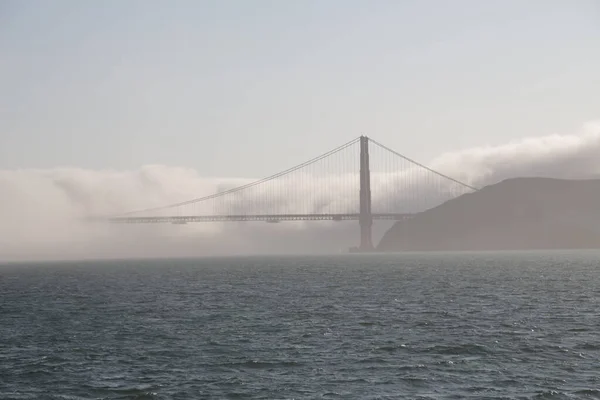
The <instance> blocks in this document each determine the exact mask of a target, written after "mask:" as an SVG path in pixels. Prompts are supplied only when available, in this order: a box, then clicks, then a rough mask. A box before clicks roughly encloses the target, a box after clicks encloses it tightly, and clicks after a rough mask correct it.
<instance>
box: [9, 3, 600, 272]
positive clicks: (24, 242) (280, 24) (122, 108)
mask: <svg viewBox="0 0 600 400" xmlns="http://www.w3.org/2000/svg"><path fill="white" fill-rule="evenodd" d="M598 49H600V2H599V1H597V0H595V1H592V0H572V1H566V0H565V1H558V0H528V1H516V0H505V1H502V2H491V1H479V0H455V1H452V2H450V1H445V0H419V1H416V0H415V1H408V0H407V1H402V0H372V1H367V0H363V1H359V0H321V1H317V0H303V1H276V0H271V1H267V0H253V1H246V0H215V1H201V0H198V1H191V0H190V1H185V0H177V1H161V0H155V1H143V0H128V1H119V0H104V1H101V2H83V1H77V0H69V1H67V0H55V1H52V2H49V1H42V0H37V1H34V0H22V1H21V0H0V221H2V224H0V262H1V261H2V260H23V259H32V258H35V259H51V258H61V259H62V258H75V259H77V258H99V257H101V258H105V257H108V258H111V257H121V256H122V257H139V256H169V257H170V256H182V255H183V256H185V255H189V256H197V255H206V254H219V255H224V254H234V253H235V254H247V253H264V252H287V253H289V252H293V253H298V252H300V253H303V252H313V253H314V252H331V251H334V252H337V251H339V250H345V249H347V248H348V247H349V246H351V245H354V244H357V239H358V238H357V236H358V227H357V224H356V222H355V221H354V222H349V223H340V224H336V225H335V226H334V225H332V224H330V223H298V224H294V223H281V224H264V223H263V224H250V223H248V224H232V225H228V224H189V225H186V226H179V225H178V226H173V225H160V226H158V225H157V226H147V225H143V226H135V227H132V226H128V227H115V226H107V225H93V226H91V225H89V224H87V223H84V222H82V221H83V220H84V219H85V218H86V217H88V216H90V215H107V214H111V213H121V212H126V211H132V210H137V209H143V208H147V207H154V206H160V205H164V204H170V203H176V202H181V201H185V200H188V199H191V198H197V197H200V196H204V195H208V194H212V193H215V192H218V191H221V190H223V188H227V187H232V186H235V185H238V184H242V183H247V182H250V181H252V180H254V179H258V178H261V177H264V176H267V175H271V174H273V173H276V172H279V171H281V170H284V169H287V168H289V167H291V166H294V165H296V164H299V163H302V162H304V161H306V160H308V159H311V158H313V157H315V156H318V155H319V154H322V153H324V152H326V151H328V150H330V149H332V148H335V147H337V146H339V145H341V144H343V143H346V142H348V141H349V140H352V139H354V138H356V137H357V136H359V135H361V134H366V135H369V136H371V137H373V138H374V139H376V140H377V141H378V142H381V143H383V144H384V145H386V146H388V147H390V148H392V149H395V150H397V151H399V152H400V153H403V154H405V155H406V156H408V157H410V158H412V159H415V160H417V161H420V162H423V163H424V164H427V165H429V166H431V167H432V168H434V169H435V170H438V171H440V172H442V173H445V174H447V175H449V176H452V177H454V178H457V179H460V180H462V181H464V182H467V183H469V184H472V185H474V186H477V187H482V186H485V185H489V184H493V183H497V182H499V181H501V180H503V179H507V178H512V177H520V176H547V177H558V178H592V177H593V178H597V177H600V157H598V154H600V95H599V94H600V78H599V75H598V72H597V71H600V51H598ZM373 155H374V154H373ZM372 161H373V160H372ZM373 162H374V161H373ZM399 176H400V178H398V176H396V178H394V177H393V176H388V175H386V174H383V175H381V176H376V177H373V180H377V181H379V182H380V184H381V185H383V186H381V187H388V188H390V187H391V188H394V190H395V192H394V193H396V194H394V193H392V194H390V193H391V192H390V193H387V192H377V190H374V191H373V194H372V195H373V198H374V204H375V205H377V203H378V202H379V203H385V202H388V203H389V204H396V203H398V198H396V197H395V196H396V195H397V193H408V192H406V191H405V189H404V186H402V185H403V184H404V183H406V182H404V183H403V181H402V179H401V174H400V175H399ZM290 182H291V183H290V184H293V186H294V190H296V192H295V193H296V195H295V198H294V199H291V200H293V201H290V204H291V205H293V203H294V202H295V201H298V200H302V202H303V203H306V201H305V199H306V198H309V199H313V200H314V202H312V203H311V202H308V203H309V204H305V206H306V207H308V208H311V207H312V208H313V209H315V210H316V209H322V208H317V207H322V206H323V204H325V205H327V204H329V203H328V201H329V202H336V201H337V202H339V200H340V198H341V197H344V196H345V197H344V199H346V197H347V200H349V201H356V200H357V199H356V193H354V192H355V191H354V192H352V194H349V195H346V194H344V193H345V192H343V191H341V190H338V189H337V187H336V186H335V185H332V186H331V187H329V188H328V190H329V192H328V194H327V196H329V198H327V199H325V198H324V194H323V193H320V194H319V195H318V196H315V194H314V193H307V194H306V195H305V196H303V195H302V191H303V190H305V189H306V188H303V187H301V185H295V184H294V183H293V180H292V181H290ZM421 183H422V186H423V190H425V192H427V190H438V187H437V186H435V185H434V186H435V187H434V186H431V185H430V186H431V187H428V186H427V185H428V183H427V181H426V182H421ZM259 189H260V188H259ZM306 190H308V189H306ZM349 190H350V191H352V190H353V189H351V188H350V189H349ZM376 192H377V193H376ZM257 196H258V197H257V198H260V196H263V194H261V193H257ZM252 200H253V199H249V201H250V202H251V201H252ZM254 200H256V199H254ZM244 201H245V199H244ZM390 201H391V203H390ZM401 201H402V202H404V201H405V200H402V199H401ZM415 201H417V204H416V205H417V206H422V204H421V200H420V199H416V200H415ZM402 204H404V203H402ZM405 205H407V206H410V204H405ZM285 206H286V207H287V203H286V205H285ZM389 226H390V225H389V223H388V224H387V225H386V224H382V223H379V222H378V223H377V224H376V226H375V232H376V233H375V240H376V241H377V240H378V238H379V237H381V235H382V234H383V233H384V232H385V231H386V229H388V228H389Z"/></svg>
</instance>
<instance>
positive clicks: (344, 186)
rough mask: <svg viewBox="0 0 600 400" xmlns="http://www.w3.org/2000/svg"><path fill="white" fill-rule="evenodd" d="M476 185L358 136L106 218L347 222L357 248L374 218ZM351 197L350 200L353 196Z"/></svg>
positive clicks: (365, 246)
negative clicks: (252, 176)
mask: <svg viewBox="0 0 600 400" xmlns="http://www.w3.org/2000/svg"><path fill="white" fill-rule="evenodd" d="M476 190H477V188H475V187H473V186H471V185H469V184H467V183H464V182H461V181H459V180H457V179H455V178H452V177H450V176H447V175H445V174H443V173H441V172H438V171H435V170H433V169H431V168H429V167H427V166H425V165H423V164H420V163H418V162H416V161H414V160H412V159H410V158H408V157H406V156H404V155H402V154H400V153H398V152H396V151H394V150H392V149H390V148H388V147H386V146H384V145H383V144H381V143H379V142H377V141H375V140H373V139H370V138H369V137H367V136H361V137H359V138H356V139H354V140H351V141H350V142H348V143H345V144H343V145H342V146H339V147H337V148H335V149H333V150H331V151H328V152H326V153H324V154H322V155H320V156H318V157H315V158H313V159H311V160H309V161H306V162H304V163H302V164H299V165H296V166H294V167H292V168H289V169H287V170H285V171H281V172H279V173H277V174H274V175H271V176H269V177H266V178H263V179H260V180H257V181H254V182H250V183H247V184H243V185H240V186H236V187H232V188H229V189H226V190H222V191H219V192H217V193H214V194H211V195H208V196H203V197H198V198H194V199H191V200H186V201H183V202H179V203H174V204H168V205H164V206H160V207H152V208H146V209H141V210H138V211H131V212H127V213H123V214H119V215H115V216H111V217H109V218H108V221H109V222H111V223H117V224H157V223H171V224H187V223H193V222H231V221H246V222H251V221H263V222H269V223H277V222H281V221H348V220H357V221H358V222H359V226H360V245H359V247H358V250H359V251H371V250H373V249H374V246H373V240H372V225H373V221H374V220H403V219H407V218H411V217H413V216H414V215H416V214H417V213H419V212H422V211H425V210H427V209H429V208H433V207H435V206H437V205H440V204H442V203H443V202H445V201H448V200H450V199H453V198H455V197H458V196H460V195H462V194H465V193H468V192H472V191H476ZM357 194H358V196H356V195H357Z"/></svg>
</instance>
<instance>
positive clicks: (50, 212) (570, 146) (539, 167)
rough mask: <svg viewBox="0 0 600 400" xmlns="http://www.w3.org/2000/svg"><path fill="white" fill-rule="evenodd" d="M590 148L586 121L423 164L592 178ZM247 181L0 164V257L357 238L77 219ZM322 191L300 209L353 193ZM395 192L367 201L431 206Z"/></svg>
mask: <svg viewBox="0 0 600 400" xmlns="http://www.w3.org/2000/svg"><path fill="white" fill-rule="evenodd" d="M599 152H600V123H598V122H591V123H588V124H586V125H584V127H583V128H582V129H581V131H580V132H576V133H574V134H571V135H557V134H553V135H549V136H544V137H532V138H525V139H522V140H519V141H515V142H510V143H506V144H502V145H497V146H485V147H478V148H470V149H465V150H463V151H459V152H455V153H447V154H442V155H440V156H439V157H437V158H435V159H434V160H432V161H431V162H429V163H427V164H428V165H429V166H430V167H432V168H433V169H435V170H437V171H439V172H441V173H444V174H446V175H449V176H452V177H454V178H456V179H459V180H461V181H464V182H466V183H468V184H471V185H474V186H477V187H482V186H485V185H489V184H493V183H497V182H499V181H501V180H504V179H508V178H513V177H520V176H528V177H533V176H535V177H557V178H572V179H586V178H596V177H599V176H600V159H599V158H598V156H597V154H599ZM283 167H285V166H283ZM273 172H276V171H273ZM258 178H260V177H258ZM375 179H376V180H379V181H385V180H386V179H388V180H389V182H390V185H388V186H393V185H396V184H400V183H399V182H400V181H401V179H402V177H399V176H392V175H390V176H380V175H378V176H376V177H375ZM253 180H254V179H251V177H244V178H220V177H203V176H201V175H200V174H199V173H198V172H197V171H195V170H193V169H190V168H184V167H179V166H166V165H149V166H142V167H140V168H139V169H137V170H131V171H115V170H85V169H80V168H75V167H65V168H54V169H46V170H40V169H22V170H0V219H1V221H2V224H0V260H3V261H18V260H40V259H86V258H127V257H195V256H204V255H207V256H218V255H242V254H261V253H273V254H275V253H276V254H282V253H286V254H290V253H297V254H306V253H336V252H340V251H345V250H346V249H347V248H348V247H350V246H352V245H356V244H357V243H358V224H357V222H356V221H350V222H337V223H335V222H310V221H308V222H281V223H279V224H266V223H223V224H220V223H206V224H188V225H184V226H181V225H168V224H165V225H109V224H105V223H89V222H85V221H84V219H85V218H86V217H88V216H97V215H111V214H118V213H122V212H125V211H131V210H136V209H141V208H146V207H154V206H160V205H165V204H170V203H176V202H180V201H185V200H189V199H192V198H197V197H202V196H205V195H209V194H212V193H215V192H219V191H222V190H225V189H228V188H232V187H235V186H238V185H240V184H244V183H248V182H251V181H253ZM425 189H427V188H425ZM332 193H336V196H335V197H332V198H329V199H323V198H322V196H320V197H319V196H318V198H317V199H315V204H312V205H309V206H310V207H309V208H310V209H311V210H321V211H323V210H326V209H327V207H330V206H331V205H332V204H336V205H337V206H336V207H339V204H340V202H341V204H342V206H347V207H351V206H352V204H353V202H355V201H357V199H355V198H356V197H357V195H356V193H339V192H336V191H332ZM397 196H398V192H397V191H390V192H389V193H386V192H382V193H378V194H375V193H374V198H373V202H374V204H375V203H379V204H387V203H391V202H397V201H401V202H403V204H406V205H407V207H409V208H410V207H417V206H424V207H429V206H432V205H430V204H425V205H424V204H411V203H410V200H409V199H398V198H396V197H397ZM392 197H394V198H392ZM348 199H351V200H348ZM413 201H414V200H413ZM390 226H391V222H385V221H376V223H375V227H374V232H375V235H374V236H375V237H374V239H375V240H376V241H377V240H379V238H380V237H381V235H382V234H383V233H384V232H385V231H386V230H387V229H388V228H389V227H390Z"/></svg>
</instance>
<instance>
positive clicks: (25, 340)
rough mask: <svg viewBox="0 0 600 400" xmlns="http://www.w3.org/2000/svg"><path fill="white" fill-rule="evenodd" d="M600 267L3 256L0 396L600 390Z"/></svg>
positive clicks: (476, 395)
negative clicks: (7, 259) (16, 260)
mask: <svg viewBox="0 0 600 400" xmlns="http://www.w3.org/2000/svg"><path fill="white" fill-rule="evenodd" d="M599 261H600V253H570V254H569V253H553V254H547V255H543V254H535V253H521V254H504V255H500V254H497V255H493V254H479V255H477V254H471V255H466V254H462V255H441V254H437V255H402V256H362V255H356V256H338V257H313V258H310V257H290V258H248V259H244V258H236V259H233V258H232V259H202V260H193V261H192V260H186V261H137V262H132V261H130V262H103V263H99V262H97V263H62V264H61V263H54V264H37V265H34V264H30V265H26V264H21V265H4V266H0V398H1V399H212V398H214V399H227V398H238V399H314V398H317V399H319V398H343V399H349V398H355V399H387V398H390V399H396V398H422V399H460V398H473V399H486V398H489V399H491V398H498V399H500V398H524V399H525V398H532V399H533V398H541V399H543V398H548V399H554V398H556V399H561V398H565V399H566V398H600V390H599V389H600V334H599V333H598V329H599V328H600V315H599V313H600V278H599V275H600V266H599Z"/></svg>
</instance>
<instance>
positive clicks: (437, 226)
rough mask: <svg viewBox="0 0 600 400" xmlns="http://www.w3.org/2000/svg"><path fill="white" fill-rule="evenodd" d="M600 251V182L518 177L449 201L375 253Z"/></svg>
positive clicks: (386, 239)
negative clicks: (535, 250) (594, 249)
mask: <svg viewBox="0 0 600 400" xmlns="http://www.w3.org/2000/svg"><path fill="white" fill-rule="evenodd" d="M585 248H600V180H563V179H548V178H516V179H509V180H506V181H503V182H500V183H498V184H495V185H491V186H487V187H485V188H483V189H481V190H480V191H478V192H475V193H470V194H467V195H464V196H461V197H458V198H456V199H454V200H451V201H448V202H446V203H444V204H442V205H440V206H439V207H436V208H433V209H430V210H428V211H425V212H423V213H420V214H418V215H416V216H415V217H414V218H412V219H410V220H406V221H399V222H397V223H396V224H395V225H394V226H392V228H390V230H389V231H388V232H386V234H385V235H384V236H383V238H382V239H381V242H380V243H379V246H378V250H379V251H455V250H456V251H460V250H474V251H479V250H534V249H585Z"/></svg>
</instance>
